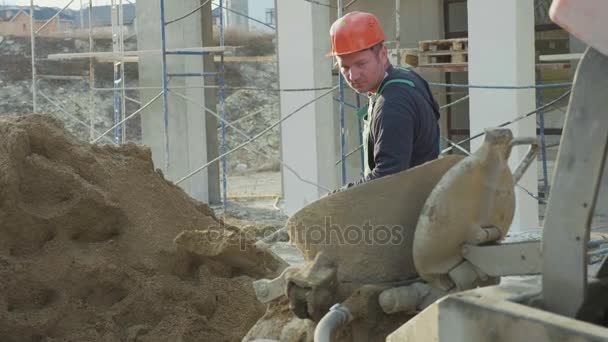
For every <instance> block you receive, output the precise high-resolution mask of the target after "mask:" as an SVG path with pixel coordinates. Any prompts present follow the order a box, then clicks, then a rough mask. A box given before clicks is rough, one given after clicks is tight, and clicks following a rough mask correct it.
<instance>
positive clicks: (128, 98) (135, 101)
mask: <svg viewBox="0 0 608 342" xmlns="http://www.w3.org/2000/svg"><path fill="white" fill-rule="evenodd" d="M125 100H128V101H131V102H133V103H135V104H136V105H140V106H141V101H139V100H136V99H134V98H130V97H128V96H126V95H125Z"/></svg>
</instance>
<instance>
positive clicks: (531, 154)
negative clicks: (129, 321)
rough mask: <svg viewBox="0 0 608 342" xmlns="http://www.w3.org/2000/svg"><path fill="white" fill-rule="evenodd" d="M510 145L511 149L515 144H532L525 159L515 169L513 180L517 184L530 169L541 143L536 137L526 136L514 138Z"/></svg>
mask: <svg viewBox="0 0 608 342" xmlns="http://www.w3.org/2000/svg"><path fill="white" fill-rule="evenodd" d="M509 145H510V146H511V149H512V148H513V147H514V146H520V145H530V148H528V152H527V153H526V155H525V156H524V159H522V161H521V162H520V163H519V166H517V168H516V169H515V171H513V180H514V182H515V184H517V183H518V182H519V180H520V179H521V177H522V176H523V175H524V173H525V172H526V170H527V169H528V167H530V164H532V162H533V161H534V160H535V159H536V156H537V155H538V151H539V150H540V144H539V142H538V139H536V138H535V137H534V138H533V137H526V138H514V139H513V140H512V141H511V143H510V144H509Z"/></svg>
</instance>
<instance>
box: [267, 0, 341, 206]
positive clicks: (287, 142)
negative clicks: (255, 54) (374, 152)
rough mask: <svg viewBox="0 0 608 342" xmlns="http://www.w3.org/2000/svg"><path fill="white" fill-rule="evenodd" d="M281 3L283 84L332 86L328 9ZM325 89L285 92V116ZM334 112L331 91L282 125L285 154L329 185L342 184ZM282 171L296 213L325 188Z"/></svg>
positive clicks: (297, 166)
mask: <svg viewBox="0 0 608 342" xmlns="http://www.w3.org/2000/svg"><path fill="white" fill-rule="evenodd" d="M320 1H325V2H326V3H328V2H327V0H320ZM276 4H277V24H278V25H277V40H278V58H279V84H280V87H281V88H317V87H328V86H332V79H331V63H332V60H331V59H330V58H327V57H325V54H326V53H327V52H328V51H329V50H330V41H329V39H328V38H327V36H328V34H329V33H328V32H329V25H330V16H329V14H330V13H329V12H330V11H329V9H328V8H327V7H325V6H319V5H315V4H312V3H310V2H306V1H293V0H277V2H276ZM325 91H326V90H320V91H306V92H282V93H281V117H285V116H286V115H288V114H289V113H291V112H293V111H294V110H296V109H297V108H299V107H300V106H302V105H303V104H304V103H306V102H308V101H310V100H312V99H314V98H315V97H317V96H319V95H321V94H322V93H323V92H325ZM334 94H337V92H335V93H334ZM335 115H336V114H335V113H334V112H333V106H332V95H328V96H326V97H324V98H322V99H321V100H318V101H316V102H315V103H314V104H312V105H309V106H307V107H306V108H304V109H302V110H301V111H299V112H298V113H297V114H295V115H294V116H292V117H291V118H289V119H287V120H286V121H285V122H284V123H283V124H282V125H281V141H282V151H281V152H282V158H283V160H284V161H285V162H286V163H287V164H288V165H290V166H291V167H292V168H294V169H295V170H297V171H298V173H299V174H300V175H301V176H302V177H303V178H304V179H306V180H308V181H311V182H314V183H317V184H320V185H322V186H324V187H326V188H330V189H333V188H335V187H336V186H337V185H338V183H337V180H338V178H337V175H338V174H337V172H336V170H337V168H336V166H335V165H334V163H335V158H336V157H335V152H334V151H335V143H334V137H335V136H336V134H339V132H338V130H337V127H336V126H335V123H334V118H335ZM282 174H283V193H284V201H285V202H284V210H285V212H286V213H287V214H293V213H294V212H295V211H297V210H298V209H300V208H302V207H304V206H305V205H307V204H308V203H310V202H312V201H314V200H316V199H318V198H319V197H320V196H321V195H322V194H324V193H325V192H326V191H324V190H322V189H319V188H318V187H316V186H314V185H310V184H308V183H305V182H302V181H301V180H299V179H298V178H297V177H296V176H295V175H294V174H293V173H291V172H290V171H289V170H286V169H285V168H283V170H282Z"/></svg>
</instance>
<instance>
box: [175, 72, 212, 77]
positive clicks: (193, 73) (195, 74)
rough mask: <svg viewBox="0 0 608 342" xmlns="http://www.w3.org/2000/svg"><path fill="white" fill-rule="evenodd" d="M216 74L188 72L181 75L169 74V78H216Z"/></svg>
mask: <svg viewBox="0 0 608 342" xmlns="http://www.w3.org/2000/svg"><path fill="white" fill-rule="evenodd" d="M215 75H217V73H216V72H186V73H179V74H168V76H169V77H208V76H215Z"/></svg>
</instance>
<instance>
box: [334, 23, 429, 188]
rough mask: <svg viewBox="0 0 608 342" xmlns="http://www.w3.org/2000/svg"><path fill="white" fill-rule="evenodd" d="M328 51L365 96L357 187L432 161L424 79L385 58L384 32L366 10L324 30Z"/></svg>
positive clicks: (358, 91)
mask: <svg viewBox="0 0 608 342" xmlns="http://www.w3.org/2000/svg"><path fill="white" fill-rule="evenodd" d="M330 35H331V43H332V51H331V52H330V53H329V54H328V56H333V57H335V58H336V60H337V63H338V66H339V67H340V71H341V73H342V75H343V76H344V79H345V80H346V82H347V83H348V85H349V86H350V87H351V88H353V89H354V90H355V91H356V92H357V93H360V94H365V95H367V96H368V97H369V104H368V106H367V108H363V109H362V110H360V111H359V113H358V115H359V116H360V118H362V119H363V120H364V127H365V128H364V131H363V149H364V155H365V158H364V160H365V173H364V177H363V178H361V179H360V180H358V181H356V182H354V183H351V184H347V185H346V186H344V187H343V188H342V189H344V188H348V187H350V186H353V185H358V184H361V183H364V182H368V181H371V180H374V179H377V178H380V177H384V176H387V175H390V174H393V173H397V172H400V171H403V170H406V169H409V168H411V167H414V166H417V165H420V164H423V163H425V162H428V161H430V160H433V159H436V158H437V156H438V154H439V125H438V120H439V106H438V105H437V102H436V101H435V99H434V98H433V95H432V94H431V91H430V89H429V85H428V83H427V82H426V81H425V80H424V79H423V78H422V77H420V76H419V75H418V74H417V73H416V72H414V71H413V70H410V69H403V68H397V67H394V66H392V65H391V63H390V62H389V60H388V53H387V49H386V47H385V46H384V45H383V42H384V41H385V36H384V32H383V30H382V27H381V26H380V23H379V22H378V19H377V18H376V17H375V16H374V15H373V14H371V13H365V12H351V13H348V14H346V15H344V16H343V17H342V18H340V19H338V20H336V21H335V22H334V23H333V25H332V26H331V30H330Z"/></svg>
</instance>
